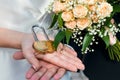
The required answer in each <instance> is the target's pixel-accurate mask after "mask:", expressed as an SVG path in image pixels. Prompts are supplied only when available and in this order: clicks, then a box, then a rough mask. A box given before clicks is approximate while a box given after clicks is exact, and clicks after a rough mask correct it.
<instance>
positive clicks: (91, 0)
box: [84, 0, 97, 5]
mask: <svg viewBox="0 0 120 80" xmlns="http://www.w3.org/2000/svg"><path fill="white" fill-rule="evenodd" d="M96 2H97V0H84V3H85V4H88V5H93V4H95V3H96Z"/></svg>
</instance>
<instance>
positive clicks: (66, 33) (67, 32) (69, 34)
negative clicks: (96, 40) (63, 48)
mask: <svg viewBox="0 0 120 80" xmlns="http://www.w3.org/2000/svg"><path fill="white" fill-rule="evenodd" d="M65 35H66V42H67V44H69V41H70V37H71V36H72V31H70V30H66V31H65Z"/></svg>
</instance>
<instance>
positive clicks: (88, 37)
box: [82, 33, 93, 52]
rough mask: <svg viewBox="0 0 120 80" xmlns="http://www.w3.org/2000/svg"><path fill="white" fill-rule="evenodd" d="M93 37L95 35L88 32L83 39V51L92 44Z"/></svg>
mask: <svg viewBox="0 0 120 80" xmlns="http://www.w3.org/2000/svg"><path fill="white" fill-rule="evenodd" d="M92 38H93V35H89V33H87V34H86V35H85V37H84V40H83V45H82V51H83V52H84V51H85V50H86V48H87V47H88V46H89V45H90V43H91V42H92Z"/></svg>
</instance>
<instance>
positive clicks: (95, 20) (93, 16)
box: [91, 14, 99, 23]
mask: <svg viewBox="0 0 120 80" xmlns="http://www.w3.org/2000/svg"><path fill="white" fill-rule="evenodd" d="M91 19H92V21H93V23H97V22H98V20H99V18H98V17H97V14H92V15H91Z"/></svg>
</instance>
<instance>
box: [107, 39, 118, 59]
mask: <svg viewBox="0 0 120 80" xmlns="http://www.w3.org/2000/svg"><path fill="white" fill-rule="evenodd" d="M108 53H109V57H110V59H111V60H115V59H116V60H117V61H120V42H119V40H117V42H116V44H114V45H112V46H109V47H108Z"/></svg>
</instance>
